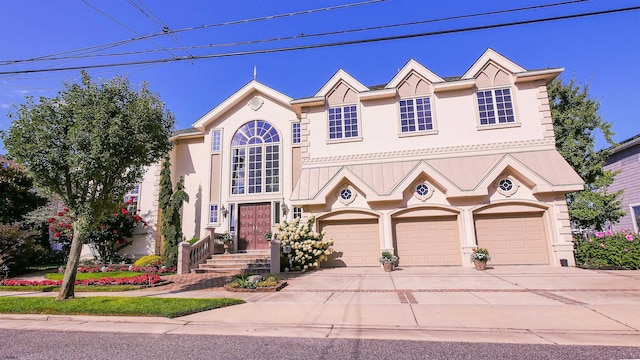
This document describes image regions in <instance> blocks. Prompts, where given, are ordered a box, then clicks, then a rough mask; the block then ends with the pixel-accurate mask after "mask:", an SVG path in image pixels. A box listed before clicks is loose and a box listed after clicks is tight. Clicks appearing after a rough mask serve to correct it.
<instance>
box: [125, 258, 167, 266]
mask: <svg viewBox="0 0 640 360" xmlns="http://www.w3.org/2000/svg"><path fill="white" fill-rule="evenodd" d="M162 261H164V259H163V258H162V256H159V255H147V256H143V257H141V258H140V259H138V260H136V262H135V263H134V264H133V265H135V266H138V267H145V266H160V265H162Z"/></svg>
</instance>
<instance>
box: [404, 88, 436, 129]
mask: <svg viewBox="0 0 640 360" xmlns="http://www.w3.org/2000/svg"><path fill="white" fill-rule="evenodd" d="M400 130H401V131H402V132H403V133H412V132H418V131H429V130H433V118H432V117H431V98H429V97H422V98H415V99H402V100H400Z"/></svg>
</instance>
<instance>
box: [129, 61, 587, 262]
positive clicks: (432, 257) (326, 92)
mask: <svg viewBox="0 0 640 360" xmlns="http://www.w3.org/2000/svg"><path fill="white" fill-rule="evenodd" d="M561 71H562V69H544V70H534V71H527V70H525V69H523V68H522V67H520V66H518V65H517V64H515V63H513V62H512V61H510V60H508V59H506V58H505V57H503V56H502V55H500V54H498V53H497V52H495V51H493V50H491V49H489V50H487V51H486V52H485V53H484V54H483V55H482V56H481V57H480V58H479V59H478V60H477V61H476V62H475V63H474V64H472V66H471V67H470V68H469V69H468V70H467V71H466V72H465V73H464V75H462V76H461V77H457V78H453V79H449V78H447V79H443V78H441V77H440V76H438V75H436V74H434V73H433V72H431V71H430V70H428V69H427V68H425V67H424V66H423V65H421V64H419V63H418V62H416V61H414V60H410V61H409V62H408V63H407V64H406V65H405V66H404V67H403V68H402V69H401V70H400V71H398V72H397V74H395V75H394V76H393V78H392V79H391V80H390V81H389V82H388V83H387V84H385V85H383V86H376V87H367V86H365V85H363V84H362V83H360V82H359V81H358V80H356V79H355V78H353V77H352V76H351V75H349V74H348V73H346V72H345V71H343V70H339V71H338V72H337V73H336V74H335V75H334V76H333V77H331V79H329V80H328V81H327V82H326V83H325V84H324V85H323V86H322V87H321V89H320V90H319V91H318V92H317V93H316V94H315V95H314V96H312V97H306V98H300V99H292V98H290V97H289V96H287V95H284V94H282V93H280V92H278V91H277V90H274V89H271V88H269V87H267V86H265V85H263V84H261V83H259V82H257V81H255V80H253V81H251V82H249V83H248V84H246V85H245V86H243V87H242V88H241V89H240V90H238V91H237V92H236V93H234V94H232V95H231V96H230V97H229V98H227V99H226V100H225V101H223V102H222V103H221V104H220V105H218V106H216V107H215V108H214V109H213V110H211V111H209V112H208V113H207V114H205V115H204V116H203V117H202V118H200V119H199V120H197V121H196V122H195V123H194V124H193V128H192V129H188V130H185V131H181V132H179V133H177V134H176V135H175V136H174V137H173V140H174V141H175V142H176V146H175V147H174V149H173V150H172V152H171V163H172V176H173V178H174V181H175V180H176V179H177V178H178V177H180V176H184V178H185V186H186V191H187V193H188V194H189V197H190V199H191V201H190V202H189V203H188V204H185V206H184V208H183V212H182V217H183V231H184V234H185V236H186V237H187V238H191V237H201V238H203V237H205V236H207V235H212V236H214V234H219V233H224V232H227V231H229V232H231V233H232V234H233V235H234V239H235V242H236V246H237V249H238V250H240V251H253V250H260V249H263V248H265V247H266V246H267V243H266V242H265V241H264V238H263V234H264V233H265V232H267V231H275V225H276V224H277V223H279V222H281V221H282V220H284V219H292V218H293V217H294V216H302V217H304V218H307V217H308V216H310V215H314V216H315V218H316V220H315V221H316V222H315V228H316V230H317V231H320V230H325V231H326V237H325V238H326V239H333V241H334V249H335V253H334V255H332V257H331V259H330V260H329V261H328V262H327V263H326V264H323V266H377V265H379V262H378V258H379V256H380V252H381V251H384V250H389V251H392V252H394V253H395V254H396V255H398V257H399V258H400V260H399V261H400V264H401V265H403V266H410V265H461V266H472V264H471V261H470V260H469V254H470V253H471V251H472V249H473V248H475V247H478V246H480V247H486V248H488V249H489V251H490V252H491V256H492V260H491V264H493V265H500V264H551V265H554V266H560V259H567V260H568V262H569V264H573V261H574V260H573V259H574V258H573V244H572V239H571V227H570V223H569V214H568V210H567V204H566V201H565V194H566V193H569V192H573V191H578V190H582V189H583V181H582V179H581V178H580V177H579V176H578V175H577V174H576V173H575V171H574V170H573V169H572V168H571V166H570V165H569V164H568V163H567V162H566V161H565V160H564V159H563V158H562V156H561V155H560V154H559V153H558V152H557V151H556V149H555V138H554V132H553V125H552V120H551V112H550V108H549V103H548V95H547V88H546V85H547V84H548V83H549V82H550V81H551V80H552V79H554V78H555V77H556V76H557V75H558V74H560V73H561ZM300 76H301V80H304V74H301V75H300ZM158 175H159V166H155V167H153V168H152V169H151V170H150V172H149V174H148V176H147V179H145V183H143V184H142V186H141V189H140V191H141V193H140V199H141V203H140V208H141V209H142V213H145V212H149V214H151V216H152V217H151V218H148V219H149V220H152V219H153V216H157V193H158V189H157V184H158ZM145 186H147V188H145ZM152 247H153V246H152Z"/></svg>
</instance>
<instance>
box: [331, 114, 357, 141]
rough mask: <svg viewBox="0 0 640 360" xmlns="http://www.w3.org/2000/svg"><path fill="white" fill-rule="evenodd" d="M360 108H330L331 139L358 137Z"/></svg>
mask: <svg viewBox="0 0 640 360" xmlns="http://www.w3.org/2000/svg"><path fill="white" fill-rule="evenodd" d="M358 134H359V133H358V107H357V106H356V105H347V106H339V107H331V108H329V139H330V140H339V139H344V138H354V137H358V136H359V135H358Z"/></svg>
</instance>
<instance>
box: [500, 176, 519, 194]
mask: <svg viewBox="0 0 640 360" xmlns="http://www.w3.org/2000/svg"><path fill="white" fill-rule="evenodd" d="M495 186H496V190H498V192H499V193H500V194H502V195H504V196H506V197H510V196H511V195H513V194H515V193H516V191H518V183H517V182H516V181H515V180H514V179H513V178H511V176H509V177H505V178H501V179H500V180H498V182H497V183H495Z"/></svg>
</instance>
